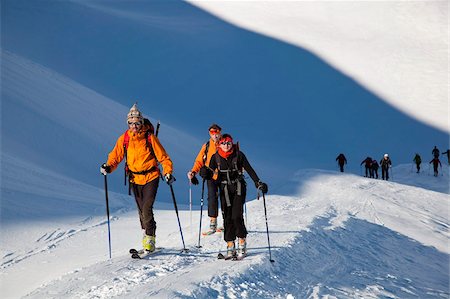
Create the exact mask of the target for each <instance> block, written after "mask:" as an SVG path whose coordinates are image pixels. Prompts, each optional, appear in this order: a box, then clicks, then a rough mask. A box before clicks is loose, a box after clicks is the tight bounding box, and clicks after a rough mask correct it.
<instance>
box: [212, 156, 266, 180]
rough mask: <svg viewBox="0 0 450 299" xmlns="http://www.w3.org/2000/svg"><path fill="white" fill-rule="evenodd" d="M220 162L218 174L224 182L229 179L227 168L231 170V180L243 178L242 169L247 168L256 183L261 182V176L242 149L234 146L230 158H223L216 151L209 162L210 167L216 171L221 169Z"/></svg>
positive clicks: (219, 178)
mask: <svg viewBox="0 0 450 299" xmlns="http://www.w3.org/2000/svg"><path fill="white" fill-rule="evenodd" d="M219 164H220V171H219V174H218V178H217V181H218V182H223V181H227V180H228V177H227V172H226V171H227V170H231V171H230V172H229V178H230V180H231V181H235V180H237V179H240V180H242V179H243V176H242V175H241V174H242V169H245V171H247V173H248V174H249V176H250V177H251V178H252V180H253V182H255V184H256V183H257V182H259V177H258V175H257V174H256V172H255V170H254V169H253V167H252V166H251V165H250V163H249V162H248V160H247V157H245V155H244V153H243V152H241V151H237V150H236V147H235V148H234V152H233V153H232V154H231V155H230V156H229V157H228V159H225V158H223V157H222V156H221V155H219V153H218V152H217V153H215V154H214V155H213V156H212V157H211V160H210V162H209V167H210V168H211V169H212V170H213V171H216V170H218V169H219Z"/></svg>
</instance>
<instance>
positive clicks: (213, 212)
mask: <svg viewBox="0 0 450 299" xmlns="http://www.w3.org/2000/svg"><path fill="white" fill-rule="evenodd" d="M221 131H222V128H221V127H220V126H219V125H217V124H212V125H211V126H210V127H209V129H208V132H209V140H208V141H207V142H206V143H204V144H203V145H202V148H201V149H200V151H199V152H198V154H197V157H196V158H195V162H194V166H192V169H191V170H190V171H189V172H188V173H187V177H188V179H189V180H191V182H192V183H193V184H194V185H197V184H198V180H197V178H196V177H195V175H196V174H197V173H200V176H202V173H201V170H202V168H205V167H209V163H210V161H211V157H212V156H213V155H214V154H215V153H216V152H217V148H218V147H219V140H220V137H221V134H220V132H221ZM215 179H216V178H211V179H205V182H206V186H207V187H208V216H209V217H210V222H209V231H207V232H205V233H204V235H211V234H213V233H215V232H216V231H217V216H218V215H219V199H218V196H219V185H218V183H217V181H216V180H215Z"/></svg>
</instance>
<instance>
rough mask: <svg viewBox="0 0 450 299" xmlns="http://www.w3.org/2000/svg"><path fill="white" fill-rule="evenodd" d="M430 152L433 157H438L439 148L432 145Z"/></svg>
mask: <svg viewBox="0 0 450 299" xmlns="http://www.w3.org/2000/svg"><path fill="white" fill-rule="evenodd" d="M431 153H432V154H433V157H434V158H439V153H440V152H439V149H438V148H437V147H436V145H435V146H434V148H433V150H432V151H431Z"/></svg>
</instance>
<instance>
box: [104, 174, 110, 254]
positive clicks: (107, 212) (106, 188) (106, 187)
mask: <svg viewBox="0 0 450 299" xmlns="http://www.w3.org/2000/svg"><path fill="white" fill-rule="evenodd" d="M104 177H105V197H106V217H107V218H108V244H109V259H111V227H110V224H109V201H108V180H107V179H106V175H105V176H104Z"/></svg>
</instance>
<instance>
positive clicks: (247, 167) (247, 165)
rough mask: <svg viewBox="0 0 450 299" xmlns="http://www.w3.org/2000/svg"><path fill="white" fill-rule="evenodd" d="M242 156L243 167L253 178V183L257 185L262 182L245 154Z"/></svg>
mask: <svg viewBox="0 0 450 299" xmlns="http://www.w3.org/2000/svg"><path fill="white" fill-rule="evenodd" d="M240 155H241V157H242V166H243V167H244V169H245V171H247V173H248V175H249V176H250V177H251V178H252V180H253V182H254V183H255V184H257V183H258V182H259V181H260V180H259V177H258V175H257V174H256V172H255V170H254V169H253V167H252V166H251V165H250V163H249V162H248V160H247V157H246V156H245V155H244V153H243V152H240Z"/></svg>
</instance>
